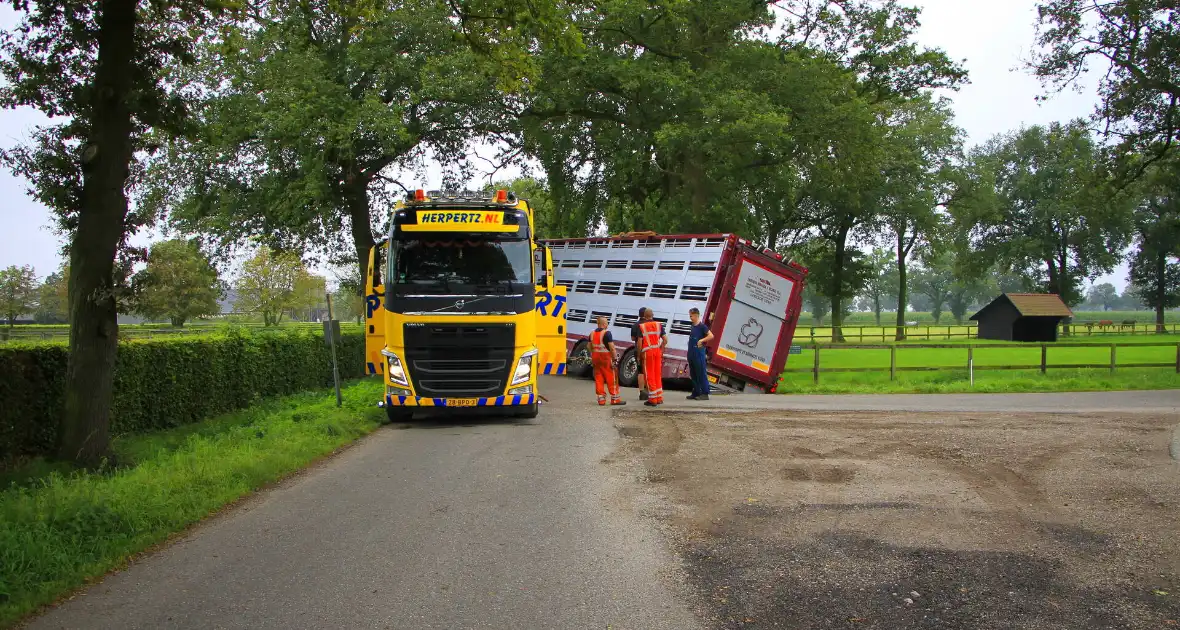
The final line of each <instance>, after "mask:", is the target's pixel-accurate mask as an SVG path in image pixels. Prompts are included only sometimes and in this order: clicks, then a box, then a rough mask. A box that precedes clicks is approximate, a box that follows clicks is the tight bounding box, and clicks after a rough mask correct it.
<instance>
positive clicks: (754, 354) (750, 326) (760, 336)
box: [713, 251, 802, 388]
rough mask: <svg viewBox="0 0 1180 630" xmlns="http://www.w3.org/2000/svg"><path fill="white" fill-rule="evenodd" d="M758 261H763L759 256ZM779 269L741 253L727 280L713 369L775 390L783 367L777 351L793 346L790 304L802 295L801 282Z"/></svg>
mask: <svg viewBox="0 0 1180 630" xmlns="http://www.w3.org/2000/svg"><path fill="white" fill-rule="evenodd" d="M759 258H761V257H760V256H759ZM798 275H799V274H798V273H795V272H794V270H793V269H791V268H790V267H787V266H785V265H781V264H773V263H763V262H761V261H758V260H754V259H753V257H750V256H747V255H746V252H744V251H743V252H741V255H740V256H739V258H738V261H737V264H736V265H735V266H734V268H733V270H732V271H731V272H730V274H729V276H728V282H727V284H729V286H730V287H732V289H730V290H729V291H727V292H726V293H725V294H724V295H725V297H728V298H730V299H728V300H724V299H723V300H722V301H723V302H725V303H723V304H722V305H720V308H719V309H718V313H717V315H718V317H717V319H718V320H719V322H718V323H720V329H721V330H720V332H719V333H718V334H717V337H718V339H717V341H716V342H715V343H716V344H717V346H716V347H717V350H716V353H715V356H714V358H713V363H714V364H716V365H717V367H719V368H722V369H724V370H726V371H728V372H732V373H735V374H740V375H742V376H744V377H746V378H747V379H749V380H750V381H752V382H754V383H758V384H761V385H762V386H764V387H768V388H769V387H771V386H773V385H774V382H773V381H774V380H775V376H776V375H777V374H776V373H777V372H778V371H779V370H781V369H782V365H777V366H776V365H775V363H776V361H775V359H776V356H775V355H776V350H778V349H779V348H780V347H782V346H784V345H787V346H789V344H790V337H791V336H793V334H794V328H795V326H794V324H795V319H797V318H798V316H799V314H798V313H795V312H792V311H791V302H792V300H793V298H794V297H795V295H796V294H797V293H799V292H800V291H801V290H802V282H801V281H800V280H801V279H802V278H793V277H791V276H798ZM784 336H785V337H784Z"/></svg>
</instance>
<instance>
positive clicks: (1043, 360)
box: [1041, 344, 1049, 374]
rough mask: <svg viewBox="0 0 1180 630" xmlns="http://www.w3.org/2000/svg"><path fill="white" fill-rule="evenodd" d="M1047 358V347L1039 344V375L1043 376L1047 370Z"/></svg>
mask: <svg viewBox="0 0 1180 630" xmlns="http://www.w3.org/2000/svg"><path fill="white" fill-rule="evenodd" d="M1048 357H1049V346H1046V345H1045V344H1041V374H1044V373H1045V370H1047V369H1048V368H1049V361H1048Z"/></svg>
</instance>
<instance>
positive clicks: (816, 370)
mask: <svg viewBox="0 0 1180 630" xmlns="http://www.w3.org/2000/svg"><path fill="white" fill-rule="evenodd" d="M812 373H814V374H815V384H816V385H818V384H819V344H818V343H817V344H815V367H814V368H812Z"/></svg>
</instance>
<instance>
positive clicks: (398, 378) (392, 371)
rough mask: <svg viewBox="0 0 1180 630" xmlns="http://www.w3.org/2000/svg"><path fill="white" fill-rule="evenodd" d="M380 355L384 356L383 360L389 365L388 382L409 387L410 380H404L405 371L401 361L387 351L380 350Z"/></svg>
mask: <svg viewBox="0 0 1180 630" xmlns="http://www.w3.org/2000/svg"><path fill="white" fill-rule="evenodd" d="M381 354H383V355H385V360H386V362H387V363H388V364H389V381H390V382H391V383H393V384H395V385H405V386H406V387H409V386H410V380H409V379H407V378H406V370H405V368H403V367H402V360H401V359H400V358H398V356H397V355H396V354H394V353H392V352H390V351H389V350H382V351H381Z"/></svg>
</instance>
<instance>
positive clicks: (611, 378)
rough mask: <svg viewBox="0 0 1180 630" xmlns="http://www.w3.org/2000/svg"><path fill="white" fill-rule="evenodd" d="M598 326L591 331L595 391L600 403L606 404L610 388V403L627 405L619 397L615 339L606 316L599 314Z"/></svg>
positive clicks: (591, 355) (596, 320)
mask: <svg viewBox="0 0 1180 630" xmlns="http://www.w3.org/2000/svg"><path fill="white" fill-rule="evenodd" d="M594 321H595V322H597V323H598V328H597V329H596V330H595V331H594V332H592V333H590V364H591V365H593V366H594V393H596V394H598V404H599V405H606V391H607V390H608V389H609V390H610V404H612V405H625V404H627V403H626V402H624V401H623V399H621V398H619V374H618V372H617V371H615V340H614V338H612V337H611V334H610V331H609V330H607V329H606V324H607V321H606V318H605V317H603V316H601V315H599V316H598V317H597V318H595V320H594Z"/></svg>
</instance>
